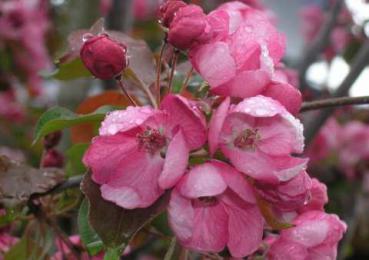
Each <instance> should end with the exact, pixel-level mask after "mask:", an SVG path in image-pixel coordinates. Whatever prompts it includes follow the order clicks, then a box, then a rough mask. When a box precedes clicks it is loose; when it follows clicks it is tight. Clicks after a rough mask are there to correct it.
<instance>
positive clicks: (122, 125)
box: [99, 107, 155, 135]
mask: <svg viewBox="0 0 369 260" xmlns="http://www.w3.org/2000/svg"><path fill="white" fill-rule="evenodd" d="M154 113H155V111H154V110H153V109H152V108H150V107H127V108H126V109H125V110H116V111H113V112H111V113H109V114H108V115H107V116H106V117H105V119H104V121H103V122H102V123H101V127H100V129H99V133H100V135H114V134H116V133H118V132H123V131H128V130H130V129H132V128H135V127H137V126H139V125H141V124H142V123H143V122H144V121H145V120H146V119H147V118H149V117H150V116H152V115H153V114H154Z"/></svg>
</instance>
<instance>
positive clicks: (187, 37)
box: [168, 5, 212, 50]
mask: <svg viewBox="0 0 369 260" xmlns="http://www.w3.org/2000/svg"><path fill="white" fill-rule="evenodd" d="M211 33H212V31H211V26H210V24H209V23H208V21H207V19H206V15H205V14H204V12H203V10H202V9H201V7H199V6H197V5H187V6H184V7H181V8H179V9H178V10H177V11H176V12H175V16H174V18H173V20H172V21H171V23H170V26H169V32H168V42H169V43H170V44H172V45H173V46H174V47H176V48H178V49H183V50H186V49H189V48H191V47H194V46H196V45H198V44H201V43H207V42H208V41H209V40H210V37H211Z"/></svg>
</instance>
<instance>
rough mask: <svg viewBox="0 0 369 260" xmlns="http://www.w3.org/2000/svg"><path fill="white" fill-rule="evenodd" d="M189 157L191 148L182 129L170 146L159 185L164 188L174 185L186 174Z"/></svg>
mask: <svg viewBox="0 0 369 260" xmlns="http://www.w3.org/2000/svg"><path fill="white" fill-rule="evenodd" d="M188 158H189V150H188V147H187V143H186V140H185V137H184V135H183V133H182V131H181V130H179V131H178V133H177V134H176V135H175V136H174V137H173V139H172V141H171V142H170V144H169V146H168V150H167V153H166V157H165V163H164V169H163V171H162V172H161V174H160V176H159V186H160V188H162V189H163V190H165V189H169V188H171V187H173V186H174V185H175V184H176V183H177V182H178V181H179V179H180V178H181V177H182V175H183V174H184V172H185V170H186V168H187V164H188Z"/></svg>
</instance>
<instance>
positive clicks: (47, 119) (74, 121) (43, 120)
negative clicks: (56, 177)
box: [33, 106, 112, 143]
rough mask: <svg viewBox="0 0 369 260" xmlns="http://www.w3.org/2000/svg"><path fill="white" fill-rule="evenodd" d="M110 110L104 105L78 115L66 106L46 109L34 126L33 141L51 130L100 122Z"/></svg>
mask: <svg viewBox="0 0 369 260" xmlns="http://www.w3.org/2000/svg"><path fill="white" fill-rule="evenodd" d="M111 110H112V107H110V106H104V107H101V108H99V109H97V110H96V111H94V112H92V113H89V114H86V115H78V114H75V113H73V112H72V111H70V110H68V109H66V108H62V107H53V108H51V109H49V110H48V111H46V112H45V113H44V114H43V115H42V116H41V117H40V119H39V120H38V122H37V124H36V127H35V134H34V136H35V137H34V141H33V142H34V143H36V142H37V141H39V140H40V138H42V137H43V136H45V135H47V134H49V133H51V132H55V131H58V130H62V129H65V128H68V127H71V126H75V125H78V124H81V123H86V122H100V121H102V120H103V119H104V117H105V114H106V113H107V112H109V111H111Z"/></svg>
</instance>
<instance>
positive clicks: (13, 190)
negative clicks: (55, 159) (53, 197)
mask: <svg viewBox="0 0 369 260" xmlns="http://www.w3.org/2000/svg"><path fill="white" fill-rule="evenodd" d="M63 176H64V173H63V172H62V171H61V170H60V169H56V168H43V169H36V168H32V167H30V166H28V165H26V164H22V163H19V162H15V161H11V160H10V159H9V158H7V157H5V156H0V204H1V205H3V206H6V207H15V206H16V205H18V204H22V203H25V202H27V201H28V200H29V198H30V196H31V195H33V194H39V193H44V192H46V191H49V190H51V189H52V188H54V187H56V186H57V185H58V184H60V183H62V182H63V179H64V178H63Z"/></svg>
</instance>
